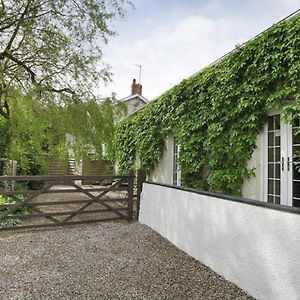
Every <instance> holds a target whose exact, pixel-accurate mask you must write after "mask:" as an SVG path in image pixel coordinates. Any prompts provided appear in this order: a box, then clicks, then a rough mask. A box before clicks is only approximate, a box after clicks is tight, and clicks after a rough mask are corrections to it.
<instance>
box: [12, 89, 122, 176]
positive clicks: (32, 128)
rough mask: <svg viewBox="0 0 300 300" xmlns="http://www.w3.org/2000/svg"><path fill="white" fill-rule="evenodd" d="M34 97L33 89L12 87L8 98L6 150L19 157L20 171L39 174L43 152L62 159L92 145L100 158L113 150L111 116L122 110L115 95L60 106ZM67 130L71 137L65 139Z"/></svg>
mask: <svg viewBox="0 0 300 300" xmlns="http://www.w3.org/2000/svg"><path fill="white" fill-rule="evenodd" d="M35 97H36V96H35V95H34V93H30V92H28V93H27V94H22V93H19V92H18V91H15V98H14V101H12V102H11V115H10V120H9V122H10V127H9V137H10V144H9V148H8V150H7V153H8V158H10V159H13V160H17V161H18V173H19V174H24V175H37V174H41V173H42V172H43V170H44V168H45V162H46V160H45V155H50V156H51V155H55V158H58V159H60V160H61V161H64V160H66V159H67V157H68V155H69V152H73V153H76V154H77V155H76V156H77V158H80V157H82V156H83V155H84V154H85V153H87V152H89V151H91V149H92V150H93V151H94V152H95V154H96V155H97V156H98V157H100V158H102V157H103V156H105V155H106V154H108V153H110V152H111V151H112V150H111V149H112V141H113V129H114V120H115V118H116V115H118V114H120V113H121V111H122V107H121V106H120V104H119V103H117V101H116V100H115V99H104V100H102V101H97V100H95V99H94V98H93V99H88V100H86V101H85V102H82V103H80V104H78V103H69V104H66V105H64V106H60V105H58V104H57V103H55V101H51V99H49V101H48V102H47V103H46V105H45V103H44V104H41V103H40V102H39V101H36V99H35ZM66 133H68V134H69V136H71V137H73V141H67V135H66ZM103 147H104V148H105V150H106V153H103V149H102V148H103ZM106 156H107V155H106Z"/></svg>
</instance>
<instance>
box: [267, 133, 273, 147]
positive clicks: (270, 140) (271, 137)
mask: <svg viewBox="0 0 300 300" xmlns="http://www.w3.org/2000/svg"><path fill="white" fill-rule="evenodd" d="M268 146H274V132H269V133H268Z"/></svg>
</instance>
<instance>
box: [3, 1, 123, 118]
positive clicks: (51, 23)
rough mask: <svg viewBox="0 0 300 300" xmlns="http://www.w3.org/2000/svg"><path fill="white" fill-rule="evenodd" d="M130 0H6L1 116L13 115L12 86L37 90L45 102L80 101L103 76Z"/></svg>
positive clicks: (4, 8) (106, 78)
mask: <svg viewBox="0 0 300 300" xmlns="http://www.w3.org/2000/svg"><path fill="white" fill-rule="evenodd" d="M124 1H126V0H60V1H56V0H2V1H1V2H0V24H1V25H0V34H1V38H0V62H1V65H0V114H1V115H2V116H3V117H5V118H9V115H10V98H11V97H10V88H11V87H14V89H15V88H18V89H20V90H21V91H23V92H28V90H32V89H34V90H35V91H36V93H38V95H39V100H40V101H47V99H48V97H49V94H50V95H52V96H53V95H55V94H58V95H59V96H58V95H55V96H54V97H55V99H56V100H57V101H62V100H63V101H70V100H71V101H79V100H82V99H84V98H85V97H86V95H87V94H89V93H90V91H91V90H92V87H93V86H94V85H95V84H99V81H100V80H103V81H108V80H109V79H110V72H109V68H108V67H107V66H105V65H103V64H101V58H102V51H101V47H102V46H103V43H104V44H105V43H106V42H107V39H108V37H109V36H112V35H114V34H115V32H114V31H112V30H111V29H110V28H109V26H108V24H109V22H110V21H111V19H112V18H114V17H115V16H116V15H119V16H123V14H124V9H123V6H124Z"/></svg>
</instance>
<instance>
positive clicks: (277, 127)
mask: <svg viewBox="0 0 300 300" xmlns="http://www.w3.org/2000/svg"><path fill="white" fill-rule="evenodd" d="M274 122H275V128H274V129H275V130H278V129H280V115H276V116H274Z"/></svg>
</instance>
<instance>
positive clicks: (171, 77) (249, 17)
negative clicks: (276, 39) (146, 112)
mask: <svg viewBox="0 0 300 300" xmlns="http://www.w3.org/2000/svg"><path fill="white" fill-rule="evenodd" d="M132 2H133V3H134V5H135V9H132V8H130V7H128V9H127V14H126V16H125V18H124V19H117V20H116V19H115V20H114V21H113V22H112V27H113V28H114V29H115V30H116V31H117V33H118V34H117V35H116V36H114V37H112V38H111V39H110V41H109V43H108V45H106V46H105V47H104V49H103V53H104V57H103V59H104V62H105V63H107V64H109V65H110V66H111V71H112V73H113V76H112V80H113V82H112V83H111V84H109V85H107V86H106V87H105V86H104V85H101V84H99V87H98V89H97V94H99V95H102V96H109V95H110V94H111V93H112V92H115V93H116V94H117V99H121V98H124V97H127V96H129V95H130V94H131V91H130V86H131V83H132V80H133V78H136V79H137V81H139V67H137V66H136V65H141V66H142V76H141V84H142V85H143V96H144V97H145V98H146V99H148V100H153V99H155V98H156V97H158V96H159V95H161V94H162V93H164V92H165V91H167V90H168V89H170V88H171V87H173V86H174V85H176V84H178V83H179V82H180V81H181V80H182V79H184V78H187V77H189V76H191V75H192V74H194V73H195V72H198V71H199V70H201V69H202V68H204V67H205V66H207V65H208V64H210V63H212V62H213V61H215V60H216V59H218V58H219V57H221V56H222V55H224V54H226V53H227V52H229V51H230V50H232V49H234V48H235V46H236V45H239V44H242V43H243V42H246V41H247V40H249V39H250V38H252V37H254V36H255V35H257V34H258V33H260V32H261V31H263V30H264V29H266V28H268V27H270V26H271V25H272V24H274V23H276V22H278V21H280V20H281V19H283V18H285V17H286V16H288V15H289V14H291V13H292V12H294V11H295V10H297V9H299V8H300V0H245V1H243V0H198V1H197V0H132Z"/></svg>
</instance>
